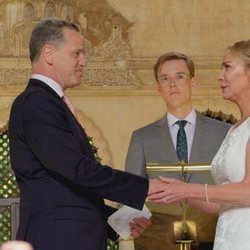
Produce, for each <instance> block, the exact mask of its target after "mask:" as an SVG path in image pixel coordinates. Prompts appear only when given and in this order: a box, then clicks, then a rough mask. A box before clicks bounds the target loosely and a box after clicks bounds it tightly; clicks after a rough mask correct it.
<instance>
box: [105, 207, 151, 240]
mask: <svg viewBox="0 0 250 250" xmlns="http://www.w3.org/2000/svg"><path fill="white" fill-rule="evenodd" d="M151 215H152V214H151V213H150V211H149V209H148V208H147V207H146V206H145V205H144V206H143V209H142V210H137V209H134V208H132V207H128V206H123V207H122V208H120V209H119V210H117V211H116V212H115V213H113V214H112V215H111V216H109V218H108V224H109V225H110V226H111V227H112V228H113V229H114V230H115V231H116V232H117V233H118V234H119V235H120V237H121V238H122V239H124V240H127V239H128V238H129V236H130V234H131V231H130V226H129V223H130V222H132V221H133V219H134V218H139V217H145V218H147V219H149V218H150V217H151Z"/></svg>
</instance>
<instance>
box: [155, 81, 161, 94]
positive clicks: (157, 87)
mask: <svg viewBox="0 0 250 250" xmlns="http://www.w3.org/2000/svg"><path fill="white" fill-rule="evenodd" d="M154 88H155V90H156V91H157V92H161V87H160V84H159V83H158V82H157V81H155V86H154Z"/></svg>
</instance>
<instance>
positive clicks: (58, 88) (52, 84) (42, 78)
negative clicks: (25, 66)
mask: <svg viewBox="0 0 250 250" xmlns="http://www.w3.org/2000/svg"><path fill="white" fill-rule="evenodd" d="M31 78H32V79H37V80H40V81H42V82H44V83H45V84H47V85H48V86H49V87H51V88H52V89H53V90H54V91H55V92H56V93H57V94H58V95H59V96H60V97H63V95H64V93H63V90H62V88H61V86H60V85H59V84H58V83H57V82H56V81H54V80H52V79H51V78H49V77H47V76H44V75H40V74H33V75H32V76H31Z"/></svg>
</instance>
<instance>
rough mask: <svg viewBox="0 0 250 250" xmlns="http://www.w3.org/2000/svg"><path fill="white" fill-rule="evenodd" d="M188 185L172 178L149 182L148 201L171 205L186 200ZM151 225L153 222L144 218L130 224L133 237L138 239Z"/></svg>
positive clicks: (160, 178)
mask: <svg viewBox="0 0 250 250" xmlns="http://www.w3.org/2000/svg"><path fill="white" fill-rule="evenodd" d="M185 188H186V183H184V182H182V181H180V180H177V179H171V178H164V177H159V178H158V179H150V180H149V189H148V196H147V200H148V201H150V202H155V203H163V204H171V203H176V202H180V201H183V200H185V199H186V198H187V197H186V192H185ZM150 225H151V220H150V219H146V218H143V217H140V218H136V219H134V220H133V222H130V230H131V236H132V237H134V238H136V237H138V236H139V235H141V234H142V233H143V231H144V230H145V229H146V228H147V227H148V226H150Z"/></svg>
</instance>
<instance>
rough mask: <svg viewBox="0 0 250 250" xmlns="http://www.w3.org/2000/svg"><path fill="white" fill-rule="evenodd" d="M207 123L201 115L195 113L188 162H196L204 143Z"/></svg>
mask: <svg viewBox="0 0 250 250" xmlns="http://www.w3.org/2000/svg"><path fill="white" fill-rule="evenodd" d="M206 134H207V122H206V120H205V119H203V117H202V115H200V114H199V113H198V112H197V118H196V125H195V133H194V139H193V144H192V149H191V154H190V160H189V162H197V160H196V159H197V155H199V152H200V150H201V149H202V148H203V147H204V145H205V143H206V138H205V136H206Z"/></svg>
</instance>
